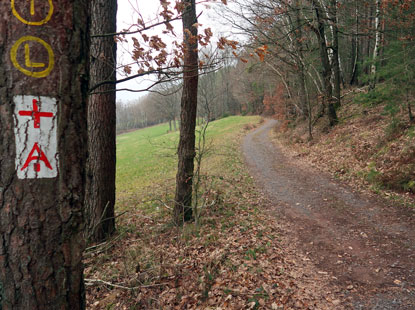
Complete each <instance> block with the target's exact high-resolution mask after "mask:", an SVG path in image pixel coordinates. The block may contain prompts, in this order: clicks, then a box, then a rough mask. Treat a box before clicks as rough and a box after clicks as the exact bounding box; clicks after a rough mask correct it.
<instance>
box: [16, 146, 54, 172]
mask: <svg viewBox="0 0 415 310" xmlns="http://www.w3.org/2000/svg"><path fill="white" fill-rule="evenodd" d="M35 151H36V152H37V154H38V155H37V156H33V153H34V152H35ZM34 160H36V163H35V164H34V167H35V171H36V172H39V171H40V163H39V161H40V160H41V161H43V162H44V163H45V166H46V167H47V168H49V169H50V170H53V168H52V166H51V164H50V162H49V160H48V158H47V157H46V155H45V153H43V151H42V150H41V149H40V148H39V145H38V144H37V143H35V145H34V146H33V148H32V150H31V151H30V153H29V157H27V159H26V162H25V163H24V165H23V167H22V169H21V170H22V171H23V170H25V169H26V168H27V167H29V164H30V163H31V162H32V161H34Z"/></svg>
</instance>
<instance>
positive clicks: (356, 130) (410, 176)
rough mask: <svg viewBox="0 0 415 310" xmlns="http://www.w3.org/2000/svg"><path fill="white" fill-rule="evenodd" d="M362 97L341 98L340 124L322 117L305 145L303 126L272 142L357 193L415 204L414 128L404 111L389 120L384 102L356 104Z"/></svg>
mask: <svg viewBox="0 0 415 310" xmlns="http://www.w3.org/2000/svg"><path fill="white" fill-rule="evenodd" d="M360 97H361V95H360V94H357V93H350V94H349V95H347V96H345V99H344V100H343V106H342V107H341V108H340V109H339V111H338V116H339V120H340V121H339V124H338V125H337V126H335V127H334V128H329V127H328V125H327V122H326V120H324V119H320V120H319V121H318V122H317V123H316V125H315V127H314V130H313V140H312V141H310V142H309V141H308V139H307V129H306V124H304V123H301V122H298V123H295V124H291V125H290V126H288V128H286V129H284V128H282V127H281V126H279V125H277V126H276V128H275V132H274V140H275V142H276V143H278V144H280V146H281V147H283V148H284V150H285V152H286V153H287V154H290V155H291V156H292V157H293V158H297V159H300V160H301V161H302V162H303V163H304V164H305V165H311V166H314V167H316V168H318V169H320V170H323V171H326V172H329V173H330V174H332V175H333V176H334V177H335V178H338V179H341V180H343V181H346V182H347V183H349V184H350V185H352V186H353V187H354V188H357V189H359V190H360V191H371V192H372V193H376V194H381V195H382V196H385V197H388V198H390V199H394V200H397V201H399V202H401V203H404V204H405V205H409V206H412V207H414V205H415V204H414V203H415V200H414V198H415V196H414V193H415V127H414V124H410V123H409V121H408V117H407V115H406V111H405V110H404V109H402V110H401V111H399V112H398V113H397V114H396V115H394V116H393V117H392V116H391V115H390V114H388V113H387V105H386V104H376V105H371V104H368V103H362V102H359V103H357V101H358V99H359V98H360Z"/></svg>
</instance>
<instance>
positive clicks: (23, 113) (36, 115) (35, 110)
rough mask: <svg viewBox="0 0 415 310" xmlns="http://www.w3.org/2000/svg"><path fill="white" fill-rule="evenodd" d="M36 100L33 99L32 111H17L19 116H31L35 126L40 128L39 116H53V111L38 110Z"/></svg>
mask: <svg viewBox="0 0 415 310" xmlns="http://www.w3.org/2000/svg"><path fill="white" fill-rule="evenodd" d="M37 104H38V101H37V100H36V99H33V111H19V115H21V116H32V117H33V120H34V122H35V128H40V118H41V117H53V113H50V112H39V107H38V105H37Z"/></svg>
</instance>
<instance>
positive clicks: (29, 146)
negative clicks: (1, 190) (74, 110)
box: [13, 95, 58, 179]
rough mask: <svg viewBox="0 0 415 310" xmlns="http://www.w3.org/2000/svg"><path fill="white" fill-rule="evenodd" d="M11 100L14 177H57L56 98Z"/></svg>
mask: <svg viewBox="0 0 415 310" xmlns="http://www.w3.org/2000/svg"><path fill="white" fill-rule="evenodd" d="M13 100H14V104H15V108H14V119H15V127H14V134H15V139H16V172H17V177H18V178H19V179H42V178H55V177H56V176H57V175H58V154H57V138H56V131H57V110H58V107H57V104H56V99H55V98H50V97H43V96H25V95H19V96H15V97H14V98H13Z"/></svg>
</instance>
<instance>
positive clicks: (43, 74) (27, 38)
mask: <svg viewBox="0 0 415 310" xmlns="http://www.w3.org/2000/svg"><path fill="white" fill-rule="evenodd" d="M30 41H32V42H33V41H34V42H38V43H40V44H42V45H43V47H44V48H45V49H46V50H47V52H48V56H49V65H48V67H47V68H46V69H45V70H43V71H39V72H33V71H29V70H27V69H25V68H23V67H22V66H21V65H20V64H19V62H18V61H17V50H18V49H19V47H20V45H22V44H23V43H24V42H30ZM29 53H30V50H29V47H28V45H25V61H26V66H30V67H31V68H41V67H44V66H46V65H44V64H41V63H32V62H31V61H30V55H29ZM10 58H11V61H12V63H13V65H14V66H15V67H16V68H17V69H18V70H19V71H20V72H23V73H24V74H26V75H27V76H30V77H35V78H43V77H46V76H48V75H49V74H50V72H51V71H52V69H53V67H54V66H55V55H54V54H53V51H52V47H51V46H50V45H49V44H47V43H46V42H45V41H43V40H42V39H39V38H37V37H32V36H24V37H21V38H20V39H19V40H17V41H16V43H14V45H13V47H12V49H11V50H10Z"/></svg>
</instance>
